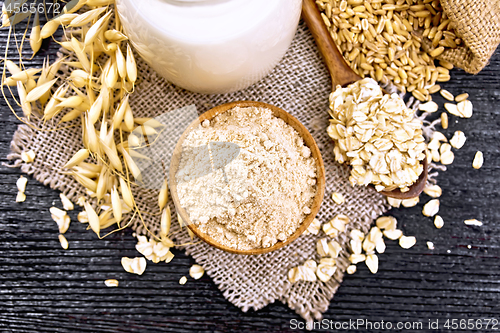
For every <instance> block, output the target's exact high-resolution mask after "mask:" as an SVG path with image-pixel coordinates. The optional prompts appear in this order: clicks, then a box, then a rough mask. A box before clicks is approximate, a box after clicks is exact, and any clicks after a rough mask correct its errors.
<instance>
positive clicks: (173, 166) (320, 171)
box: [169, 101, 325, 255]
mask: <svg viewBox="0 0 500 333" xmlns="http://www.w3.org/2000/svg"><path fill="white" fill-rule="evenodd" d="M235 107H240V108H245V107H260V108H267V109H270V110H271V111H272V113H273V115H274V116H275V117H278V118H280V119H282V120H283V121H285V122H286V123H287V124H288V125H290V126H292V127H293V128H294V129H295V130H296V131H297V132H298V133H299V135H300V136H301V137H302V139H303V140H304V143H305V144H306V145H307V147H309V149H310V150H311V156H312V157H313V158H314V160H315V161H316V168H317V172H316V173H317V177H316V187H317V192H316V195H315V196H314V198H313V204H312V206H311V213H310V214H308V215H307V216H306V217H305V219H304V221H303V222H302V223H301V225H300V226H299V228H297V230H296V231H295V232H294V233H293V234H292V235H291V236H290V237H288V238H287V239H286V240H285V241H284V242H282V241H278V242H277V243H276V244H274V245H273V246H270V247H267V248H258V249H250V250H238V249H235V248H232V247H228V246H224V245H222V244H220V243H218V242H217V241H216V240H214V239H213V238H211V237H210V236H208V235H207V234H205V233H203V232H201V231H200V229H199V228H198V227H197V226H196V225H195V224H194V223H188V224H187V227H188V228H189V229H190V230H191V231H192V232H193V233H194V234H195V235H196V236H198V237H199V238H200V239H201V240H203V241H205V242H206V243H208V244H210V245H212V246H213V247H216V248H218V249H221V250H224V251H226V252H230V253H235V254H244V255H257V254H263V253H269V252H272V251H275V250H278V249H280V248H282V247H284V246H286V245H288V244H290V243H291V242H293V241H294V240H296V239H297V238H298V237H299V236H300V235H302V233H303V232H304V231H305V230H306V229H307V228H308V227H309V225H310V224H311V222H312V221H313V220H314V218H315V217H316V215H317V213H318V211H319V208H320V207H321V203H322V201H323V197H324V194H325V167H324V164H323V159H322V157H321V152H320V151H319V148H318V146H317V144H316V141H315V140H314V138H313V137H312V135H311V133H309V131H308V130H307V128H306V127H305V126H304V125H303V124H302V123H301V122H300V121H299V120H298V119H297V118H295V117H293V116H292V115H290V114H289V113H288V112H286V111H285V110H283V109H281V108H279V107H277V106H274V105H271V104H267V103H264V102H258V101H235V102H230V103H225V104H221V105H218V106H216V107H213V108H211V109H210V110H208V111H206V112H204V113H203V114H201V115H200V116H199V117H198V119H196V120H194V121H193V122H192V123H191V124H190V125H189V126H188V127H187V128H186V129H185V130H184V132H183V133H182V135H181V137H180V138H179V140H178V141H177V144H176V146H175V149H174V151H173V154H172V159H171V162H170V170H169V178H170V184H169V185H170V194H171V196H172V200H173V201H174V204H175V208H176V210H177V213H178V214H179V215H180V217H181V218H182V220H183V221H190V219H189V214H188V213H187V212H186V210H185V209H184V208H183V207H181V205H180V202H179V197H178V195H177V185H176V182H175V181H174V180H175V175H176V173H177V169H178V166H179V162H180V157H181V153H182V143H183V141H184V139H185V137H186V135H187V134H188V133H189V132H191V131H192V130H193V129H195V128H196V127H197V126H198V125H199V124H200V123H201V122H203V121H204V120H206V119H208V120H211V119H213V118H214V117H216V116H217V115H219V114H222V113H224V112H226V111H228V110H230V109H233V108H235Z"/></svg>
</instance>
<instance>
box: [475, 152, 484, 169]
mask: <svg viewBox="0 0 500 333" xmlns="http://www.w3.org/2000/svg"><path fill="white" fill-rule="evenodd" d="M483 163H484V157H483V152H481V151H478V152H476V155H474V160H473V161H472V167H473V168H474V169H480V168H481V167H482V166H483Z"/></svg>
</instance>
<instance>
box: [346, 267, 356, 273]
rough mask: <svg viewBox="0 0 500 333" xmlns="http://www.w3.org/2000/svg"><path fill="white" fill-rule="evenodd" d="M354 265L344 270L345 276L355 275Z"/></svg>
mask: <svg viewBox="0 0 500 333" xmlns="http://www.w3.org/2000/svg"><path fill="white" fill-rule="evenodd" d="M356 268H357V267H356V265H349V266H348V267H347V269H346V272H347V274H354V273H356Z"/></svg>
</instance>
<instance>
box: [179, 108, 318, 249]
mask: <svg viewBox="0 0 500 333" xmlns="http://www.w3.org/2000/svg"><path fill="white" fill-rule="evenodd" d="M211 142H230V143H234V144H236V145H238V146H239V154H238V155H237V157H236V158H234V159H233V160H230V161H229V163H227V164H226V165H225V166H224V167H223V168H218V169H217V168H214V167H213V166H214V165H216V164H218V161H213V160H212V161H210V162H208V163H207V153H206V151H207V150H206V149H205V147H209V143H211ZM207 149H208V148H207ZM210 156H212V157H213V156H214V155H213V152H211V155H210ZM218 156H220V155H218ZM207 168H208V170H209V171H208V172H207ZM210 169H211V170H210ZM223 169H224V170H223ZM316 171H317V170H316V163H315V160H314V158H312V157H311V151H310V149H309V148H308V147H307V146H306V145H305V144H304V141H303V139H302V138H301V137H300V135H299V133H298V132H297V131H295V130H294V129H293V128H292V127H291V126H289V125H288V124H286V123H285V122H284V121H283V120H282V119H280V118H277V117H274V116H273V115H272V112H271V110H269V109H265V108H255V107H247V108H239V107H236V108H233V109H231V110H228V111H227V112H225V113H223V114H221V115H219V116H217V117H215V118H214V119H213V120H212V121H211V122H209V121H208V120H205V121H204V122H203V123H202V124H201V126H199V127H198V128H197V129H196V130H194V131H192V132H191V133H189V134H188V135H187V136H186V138H185V140H184V141H183V151H182V155H181V161H180V164H179V170H178V172H177V175H176V181H177V192H178V196H179V200H180V204H181V206H182V207H183V208H184V209H186V211H187V212H188V213H189V216H190V219H191V221H192V222H194V223H196V224H197V225H198V227H199V228H200V230H201V231H202V232H204V233H206V234H208V235H209V236H210V237H212V238H213V239H214V240H216V241H217V242H219V243H220V244H222V245H224V246H228V247H231V248H234V249H239V250H248V249H255V248H262V247H264V248H265V247H270V246H272V245H274V244H275V243H276V242H277V241H285V240H286V239H287V238H288V237H290V236H291V235H292V234H293V233H294V232H295V231H296V230H297V228H298V227H299V226H300V224H301V223H302V221H303V220H304V219H305V217H306V216H307V215H308V214H309V213H310V212H311V210H310V206H311V204H312V202H313V197H314V196H315V194H316V190H317V188H316Z"/></svg>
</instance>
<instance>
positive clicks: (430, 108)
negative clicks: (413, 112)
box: [418, 101, 438, 112]
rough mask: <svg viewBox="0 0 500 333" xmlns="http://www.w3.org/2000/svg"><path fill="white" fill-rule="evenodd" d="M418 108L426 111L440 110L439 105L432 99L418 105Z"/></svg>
mask: <svg viewBox="0 0 500 333" xmlns="http://www.w3.org/2000/svg"><path fill="white" fill-rule="evenodd" d="M418 109H419V110H420V111H424V112H436V111H437V110H438V105H437V104H436V102H433V101H430V102H427V103H421V104H420V105H419V106H418Z"/></svg>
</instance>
